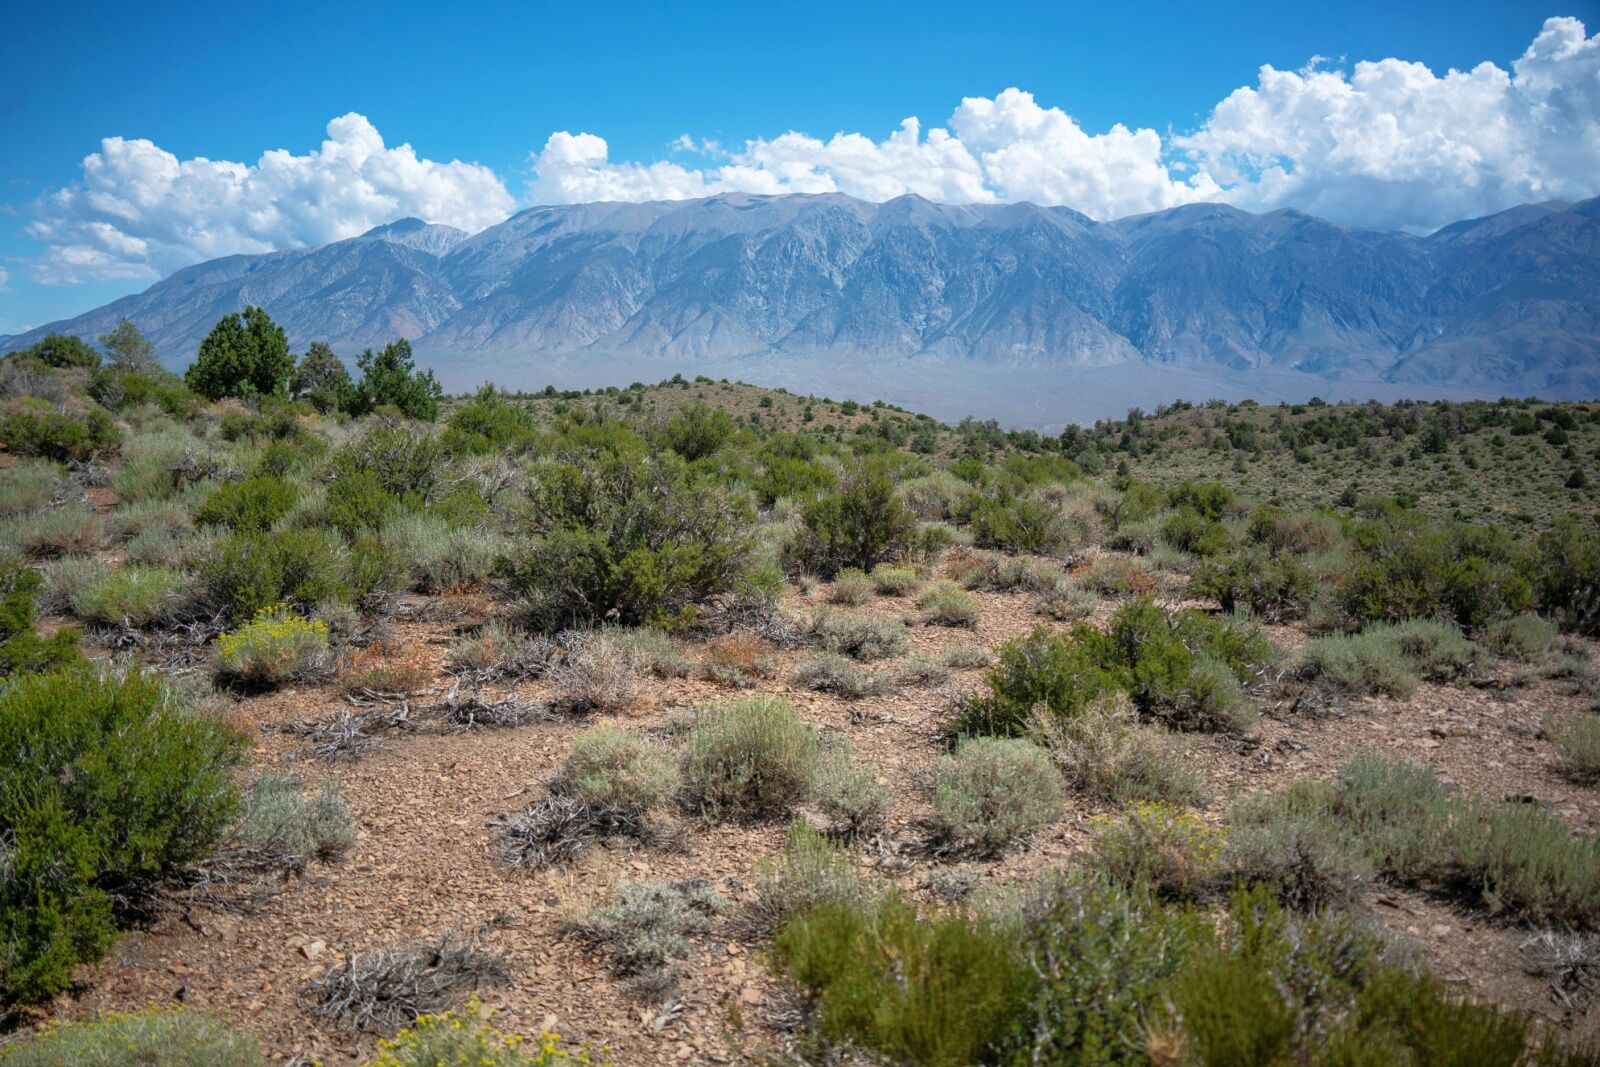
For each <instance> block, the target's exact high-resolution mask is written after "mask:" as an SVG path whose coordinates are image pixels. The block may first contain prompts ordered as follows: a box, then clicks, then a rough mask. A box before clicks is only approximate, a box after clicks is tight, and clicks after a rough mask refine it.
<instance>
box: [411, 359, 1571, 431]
mask: <svg viewBox="0 0 1600 1067" xmlns="http://www.w3.org/2000/svg"><path fill="white" fill-rule="evenodd" d="M418 355H419V363H422V364H425V365H428V366H431V367H432V368H433V369H434V371H435V373H436V374H437V375H438V377H439V380H440V382H441V383H442V384H443V385H444V387H445V389H446V390H447V391H450V392H465V391H467V390H470V389H473V388H476V387H477V386H479V385H482V384H483V383H485V382H493V383H494V384H495V385H498V386H500V387H502V388H505V389H513V390H519V389H520V390H527V391H535V390H539V389H542V388H544V387H545V386H547V385H554V386H555V387H557V388H558V389H594V388H603V387H605V386H609V385H616V386H626V385H629V384H631V383H633V382H644V383H646V384H651V383H654V382H658V381H661V380H663V379H666V378H670V377H671V376H672V375H674V374H682V375H683V376H684V377H686V378H693V377H695V376H696V375H705V376H706V377H708V378H713V379H721V378H727V379H730V380H733V381H743V382H748V383H750V384H752V385H763V386H768V387H771V388H783V389H788V390H789V391H790V392H793V393H797V394H800V395H802V396H807V395H815V396H830V397H833V398H834V399H836V400H845V399H851V400H859V401H872V400H882V401H885V402H886V403H891V404H898V405H900V406H901V407H904V408H907V409H909V410H911V411H916V412H921V413H925V414H928V415H932V416H933V417H935V418H937V419H941V420H944V421H948V422H957V421H959V420H960V419H962V418H964V417H966V416H968V415H971V416H973V417H974V418H978V419H995V420H998V421H999V422H1000V423H1001V424H1002V425H1004V426H1006V427H1008V428H1028V429H1035V430H1040V431H1043V432H1048V433H1056V432H1059V431H1060V430H1061V429H1062V427H1064V426H1065V425H1067V424H1068V423H1079V424H1090V423H1093V422H1094V421H1095V420H1096V419H1105V418H1121V417H1122V416H1124V415H1126V414H1127V411H1128V409H1129V408H1131V407H1140V408H1143V409H1145V410H1146V411H1149V410H1151V409H1153V408H1154V407H1155V406H1156V405H1157V404H1164V403H1171V402H1172V401H1175V400H1188V401H1192V402H1194V403H1202V402H1204V401H1206V400H1214V399H1215V400H1227V401H1240V400H1257V401H1260V402H1262V403H1273V404H1275V403H1300V402H1303V401H1306V400H1309V399H1311V398H1312V397H1321V398H1322V399H1323V400H1327V401H1329V402H1337V401H1340V400H1350V401H1364V400H1378V401H1382V402H1386V403H1388V402H1393V401H1395V400H1401V399H1413V400H1492V399H1496V398H1498V397H1499V396H1502V395H1505V394H1506V392H1507V390H1505V389H1504V388H1494V387H1484V388H1477V389H1474V388H1460V387H1454V386H1449V385H1439V384H1433V383H1416V382H1406V383H1395V382H1388V381H1384V380H1382V379H1378V378H1371V379H1360V378H1345V379H1329V378H1323V377H1319V376H1316V375H1312V374H1302V373H1298V372H1295V371H1276V370H1266V369H1262V368H1252V369H1250V370H1243V371H1233V370H1228V369H1226V368H1220V367H1192V366H1173V365H1169V364H1159V363H1134V364H1127V363H1120V364H1114V365H1110V366H1102V367H1041V366H1028V367H1019V366H997V365H994V364H978V363H963V362H959V361H953V360H936V359H925V358H910V359H888V360H874V361H872V362H870V363H868V362H863V361H861V360H859V359H846V358H830V357H810V356H808V357H795V356H785V355H781V354H771V355H759V356H740V357H736V358H731V359H693V360H690V359H670V358H654V357H648V356H632V355H630V356H611V355H604V354H597V353H592V352H580V353H575V354H572V355H563V356H549V355H529V354H527V353H520V352H501V353H481V354H474V355H470V356H463V355H459V354H454V353H448V354H440V353H427V352H419V353H418ZM1513 393H1514V391H1513ZM1546 399H1580V398H1576V397H1546Z"/></svg>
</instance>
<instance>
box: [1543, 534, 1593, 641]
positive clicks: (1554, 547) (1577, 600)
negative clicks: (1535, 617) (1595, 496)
mask: <svg viewBox="0 0 1600 1067" xmlns="http://www.w3.org/2000/svg"><path fill="white" fill-rule="evenodd" d="M1535 555H1536V562H1535V564H1534V575H1535V578H1534V583H1535V589H1536V591H1537V595H1538V600H1539V610H1540V611H1542V612H1545V613H1546V614H1548V615H1550V616H1552V617H1553V618H1555V619H1556V620H1557V621H1559V622H1560V623H1561V625H1562V627H1563V628H1564V629H1567V630H1570V631H1572V632H1573V633H1580V634H1586V635H1588V636H1590V637H1593V636H1595V635H1597V634H1600V536H1597V535H1596V534H1595V532H1594V531H1593V530H1592V529H1589V530H1585V529H1584V527H1583V524H1582V523H1580V522H1579V521H1578V519H1577V517H1576V516H1573V515H1565V516H1562V517H1561V518H1560V519H1557V520H1556V523H1555V525H1554V526H1552V527H1551V528H1550V529H1549V530H1546V531H1545V532H1544V533H1542V534H1540V535H1539V541H1538V546H1537V549H1536V553H1535Z"/></svg>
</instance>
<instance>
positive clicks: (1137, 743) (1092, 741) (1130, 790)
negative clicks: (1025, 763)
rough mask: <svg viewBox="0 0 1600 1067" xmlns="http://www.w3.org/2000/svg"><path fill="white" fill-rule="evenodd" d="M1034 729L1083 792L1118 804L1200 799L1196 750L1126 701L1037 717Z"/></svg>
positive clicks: (1198, 766) (1103, 702)
mask: <svg viewBox="0 0 1600 1067" xmlns="http://www.w3.org/2000/svg"><path fill="white" fill-rule="evenodd" d="M1030 732H1031V733H1032V734H1033V736H1034V738H1035V740H1037V741H1038V742H1039V743H1040V744H1042V745H1044V746H1045V747H1046V748H1048V749H1049V750H1050V757H1051V758H1052V759H1053V760H1055V762H1056V765H1057V766H1058V767H1060V768H1061V770H1062V773H1063V774H1064V775H1065V776H1066V779H1067V784H1068V785H1069V786H1070V787H1071V788H1072V789H1075V790H1077V791H1078V792H1080V793H1083V794H1084V795H1085V796H1088V797H1092V798H1094V799H1096V800H1104V801H1112V802H1114V803H1118V804H1123V803H1126V802H1128V801H1132V800H1160V801H1165V802H1167V803H1169V804H1192V803H1196V802H1198V801H1199V800H1200V798H1201V793H1202V790H1201V767H1200V760H1199V757H1198V754H1197V753H1195V752H1193V751H1192V750H1190V748H1189V747H1188V746H1187V745H1185V744H1184V743H1183V742H1182V741H1180V740H1179V739H1178V738H1176V737H1173V736H1172V735H1171V734H1169V733H1167V731H1166V730H1164V729H1162V728H1161V727H1159V726H1150V725H1146V724H1144V723H1140V722H1139V721H1138V720H1137V719H1136V718H1135V717H1134V716H1133V714H1132V713H1131V711H1130V710H1129V709H1128V707H1127V702H1126V701H1125V700H1122V701H1121V702H1120V703H1119V702H1118V701H1114V700H1103V701H1100V702H1097V703H1096V704H1094V705H1093V706H1091V707H1089V708H1087V709H1085V710H1084V711H1083V712H1082V713H1081V714H1079V715H1074V716H1071V717H1065V718H1063V717H1057V716H1053V715H1045V714H1041V715H1038V716H1036V717H1035V718H1034V720H1033V721H1032V723H1031V726H1030Z"/></svg>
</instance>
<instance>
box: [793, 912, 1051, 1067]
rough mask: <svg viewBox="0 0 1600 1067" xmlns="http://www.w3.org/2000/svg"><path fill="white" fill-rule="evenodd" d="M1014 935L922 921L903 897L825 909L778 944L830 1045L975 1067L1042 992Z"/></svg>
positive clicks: (943, 918)
mask: <svg viewBox="0 0 1600 1067" xmlns="http://www.w3.org/2000/svg"><path fill="white" fill-rule="evenodd" d="M1011 942H1012V939H1011V937H1010V936H1009V935H1008V933H1007V932H1006V931H1005V930H1003V929H999V928H997V927H995V926H994V925H992V924H990V923H988V922H986V921H984V920H981V919H977V918H972V917H968V916H963V915H919V914H918V913H917V910H916V908H914V907H912V906H911V905H910V904H908V903H906V902H905V901H904V900H902V899H901V898H899V897H898V896H893V895H891V896H888V897H886V898H885V899H883V900H882V901H880V902H878V903H876V904H874V905H871V906H868V907H862V906H860V905H857V904H855V903H853V902H850V903H827V904H823V905H821V906H819V907H817V908H814V909H812V910H810V911H807V912H804V913H802V914H800V915H799V916H797V917H796V918H794V919H792V920H791V921H790V922H789V923H788V924H787V925H785V926H784V928H783V929H782V930H781V931H780V932H779V933H778V936H777V938H776V939H775V940H774V942H773V954H774V956H775V957H776V959H777V962H778V965H779V967H780V968H781V969H782V970H783V972H784V973H785V974H787V975H789V976H790V977H791V978H792V979H794V981H795V982H796V983H798V984H799V986H800V987H801V988H802V989H803V990H805V992H806V993H807V994H808V995H809V996H810V997H811V999H812V1001H813V1002H814V1003H815V1005H816V1016H815V1023H816V1025H817V1027H818V1028H819V1030H820V1031H821V1032H822V1033H823V1034H824V1035H826V1036H828V1037H830V1038H833V1039H835V1040H839V1041H841V1042H844V1041H848V1042H852V1043H854V1044H858V1045H860V1046H862V1047H864V1048H867V1049H870V1050H872V1051H873V1052H876V1053H879V1054H880V1055H882V1056H883V1057H885V1058H886V1059H887V1060H889V1061H891V1062H896V1063H915V1064H920V1065H924V1067H967V1065H970V1064H974V1063H982V1062H989V1061H990V1056H989V1055H988V1053H989V1050H991V1049H993V1048H994V1047H996V1046H997V1045H998V1044H999V1043H1000V1041H1001V1040H1002V1039H1003V1038H1004V1037H1006V1036H1007V1034H1008V1032H1009V1031H1010V1030H1011V1027H1012V1023H1013V1020H1014V1019H1015V1018H1016V1017H1017V1016H1018V1014H1019V1013H1020V1012H1021V1011H1022V1010H1023V1009H1024V1007H1025V1005H1026V1004H1027V1002H1028V997H1029V995H1030V994H1031V992H1032V990H1033V986H1034V982H1033V978H1032V975H1031V973H1030V972H1029V970H1028V968H1027V966H1026V964H1025V963H1024V962H1023V961H1022V960H1021V959H1020V958H1019V957H1018V955H1017V954H1016V953H1015V952H1014V951H1013V949H1012V944H1011Z"/></svg>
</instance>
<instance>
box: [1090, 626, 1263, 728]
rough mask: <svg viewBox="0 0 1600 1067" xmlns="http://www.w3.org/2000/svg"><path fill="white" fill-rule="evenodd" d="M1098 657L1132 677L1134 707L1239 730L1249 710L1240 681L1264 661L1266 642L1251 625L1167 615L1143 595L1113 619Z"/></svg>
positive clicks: (1249, 716)
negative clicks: (1124, 670)
mask: <svg viewBox="0 0 1600 1067" xmlns="http://www.w3.org/2000/svg"><path fill="white" fill-rule="evenodd" d="M1107 637H1108V640H1107V642H1106V643H1105V644H1104V645H1102V646H1101V655H1102V656H1104V657H1106V658H1107V659H1108V660H1109V665H1115V666H1118V667H1122V668H1124V669H1126V670H1127V671H1128V672H1129V675H1130V676H1131V678H1132V687H1131V690H1130V692H1131V695H1132V696H1133V702H1134V706H1135V707H1137V708H1138V709H1139V710H1140V711H1141V712H1143V713H1145V714H1154V713H1163V712H1164V713H1167V714H1170V715H1173V716H1174V717H1175V718H1177V719H1178V720H1179V721H1180V722H1186V723H1188V724H1190V725H1195V726H1199V727H1201V728H1203V729H1242V728H1244V727H1246V726H1248V725H1250V724H1251V723H1252V722H1253V721H1254V709H1253V708H1250V707H1248V706H1247V705H1246V703H1245V702H1244V700H1243V699H1242V694H1241V692H1240V686H1241V684H1242V683H1244V682H1246V681H1250V680H1253V679H1254V677H1255V674H1256V672H1257V671H1261V670H1264V669H1265V667H1266V666H1267V664H1268V663H1269V662H1270V661H1271V659H1272V656H1273V652H1272V646H1271V644H1270V643H1269V642H1268V641H1267V640H1266V638H1264V637H1262V636H1261V632H1260V630H1259V628H1257V626H1256V625H1255V623H1254V622H1252V621H1251V620H1248V619H1244V618H1241V617H1239V616H1225V617H1223V618H1220V619H1216V618H1212V617H1210V616H1207V615H1204V614H1201V613H1200V612H1197V611H1176V612H1169V611H1167V610H1166V609H1164V608H1162V607H1161V606H1160V605H1158V604H1156V603H1155V602H1154V601H1153V600H1150V599H1148V598H1140V599H1138V600H1133V601H1129V602H1128V603H1126V604H1124V605H1123V606H1122V607H1121V608H1119V609H1118V610H1117V613H1116V614H1115V615H1114V616H1112V619H1111V629H1110V632H1109V634H1108V635H1107Z"/></svg>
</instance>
